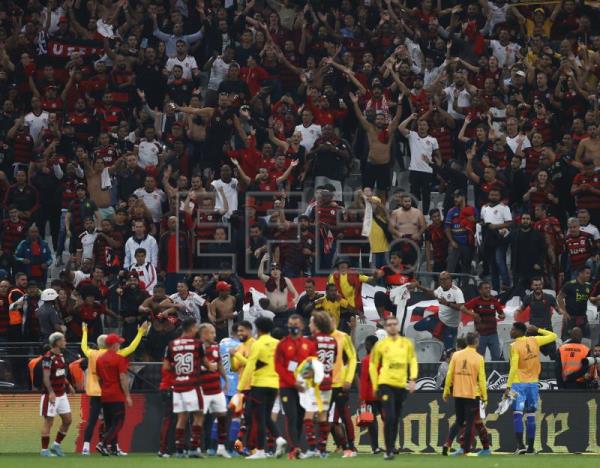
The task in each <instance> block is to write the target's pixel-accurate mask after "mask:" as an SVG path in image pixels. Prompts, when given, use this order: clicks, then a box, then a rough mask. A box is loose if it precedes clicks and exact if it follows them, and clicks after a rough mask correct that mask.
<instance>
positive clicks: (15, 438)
mask: <svg viewBox="0 0 600 468" xmlns="http://www.w3.org/2000/svg"><path fill="white" fill-rule="evenodd" d="M501 397H502V394H501V393H500V392H493V393H491V394H490V405H489V407H488V409H495V408H496V407H497V404H498V401H499V400H500V398H501ZM356 398H357V395H356V394H352V395H351V402H350V405H351V410H352V411H353V412H355V411H356V408H357V399H356ZM70 401H71V407H72V410H73V425H72V426H71V431H70V433H69V435H68V437H67V439H66V440H65V442H64V443H63V447H64V448H65V450H66V451H67V452H73V451H75V450H77V451H79V450H81V445H82V442H83V441H82V437H83V431H84V428H85V424H86V420H87V417H88V400H87V397H86V396H84V395H75V396H71V397H70ZM39 403H40V397H39V395H37V394H32V393H20V394H19V393H12V394H2V395H0V414H2V419H1V420H0V430H1V431H2V437H1V438H0V453H10V452H13V453H14V452H19V453H22V452H36V451H37V450H39V443H40V442H39V430H40V427H41V423H42V421H41V418H40V416H39ZM599 405H600V394H598V393H588V392H574V391H550V392H541V394H540V408H539V411H538V413H537V427H538V431H537V433H536V448H537V449H538V450H542V451H543V452H546V453H596V454H600V437H599V436H598V423H599V418H598V407H599ZM403 413H404V416H403V418H402V421H401V423H400V436H399V442H400V447H401V449H402V450H403V451H404V452H407V453H430V454H433V453H437V452H439V451H440V446H441V445H442V444H443V442H444V440H445V438H446V436H447V434H448V429H449V427H450V425H451V424H452V423H453V422H454V405H453V403H452V400H450V401H449V402H448V403H445V402H443V401H442V398H441V393H440V392H418V393H415V394H413V395H410V396H409V397H408V399H407V401H406V404H405V407H404V412H403ZM161 415H162V407H161V399H160V395H159V394H158V393H146V394H136V395H134V396H133V406H132V407H130V408H128V409H127V418H126V423H125V426H124V428H123V431H122V432H121V437H120V440H119V442H120V446H121V447H122V448H123V450H125V451H131V452H156V451H157V450H158V439H159V429H160V425H161ZM281 422H282V421H281V418H280V423H281ZM380 423H381V421H380ZM57 424H58V421H57ZM57 424H56V425H55V427H54V430H56V429H57V427H58V426H57ZM486 425H487V427H488V430H489V432H490V437H491V444H492V449H493V450H494V451H497V452H512V451H513V450H514V444H515V442H514V435H513V428H512V415H511V413H510V411H509V412H508V413H506V414H504V415H502V416H498V415H496V414H488V415H487V418H486ZM53 432H54V431H53ZM379 433H380V445H381V446H383V429H382V426H381V425H380V430H379ZM356 434H357V437H358V440H357V442H358V449H359V451H361V452H369V451H370V447H369V444H368V439H367V434H366V430H364V429H362V428H359V427H357V428H356ZM96 438H97V431H96V434H95V436H94V439H93V441H92V447H94V446H95V445H96V441H97V439H96Z"/></svg>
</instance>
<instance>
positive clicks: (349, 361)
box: [331, 330, 358, 388]
mask: <svg viewBox="0 0 600 468" xmlns="http://www.w3.org/2000/svg"><path fill="white" fill-rule="evenodd" d="M331 336H333V337H334V338H335V341H336V342H337V354H336V356H335V362H334V363H333V372H332V375H331V377H332V381H333V382H332V387H334V388H336V387H341V386H343V385H344V383H350V384H351V383H352V381H353V380H354V374H356V363H357V362H358V358H357V357H356V349H354V345H353V344H352V338H351V337H350V335H348V334H347V333H344V332H343V331H339V330H335V331H334V332H333V333H332V334H331Z"/></svg>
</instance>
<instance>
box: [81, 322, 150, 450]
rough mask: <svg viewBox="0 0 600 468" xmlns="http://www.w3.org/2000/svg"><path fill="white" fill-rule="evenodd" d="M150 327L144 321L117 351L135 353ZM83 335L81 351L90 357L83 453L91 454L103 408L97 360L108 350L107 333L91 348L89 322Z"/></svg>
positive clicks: (86, 382)
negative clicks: (87, 413)
mask: <svg viewBox="0 0 600 468" xmlns="http://www.w3.org/2000/svg"><path fill="white" fill-rule="evenodd" d="M149 328H150V322H144V323H143V324H142V325H141V326H140V327H139V328H138V332H137V335H136V337H135V338H134V339H133V341H132V342H131V344H130V345H129V346H127V347H126V348H122V349H119V351H117V353H118V354H120V355H121V356H123V357H127V356H129V355H130V354H133V353H134V352H135V350H136V349H137V347H138V346H139V345H140V342H141V341H142V337H143V336H144V335H145V334H146V332H147V331H148V329H149ZM82 331H83V333H82V335H81V351H83V354H84V356H85V357H86V358H87V359H88V366H87V374H86V377H85V393H86V395H87V396H88V397H89V399H90V411H89V417H88V422H87V426H86V428H85V434H84V436H83V448H82V450H81V454H82V455H89V454H90V441H91V440H92V435H93V434H94V428H95V427H96V422H97V421H98V417H99V416H100V411H101V410H102V403H101V401H100V384H99V383H98V374H97V373H96V361H97V360H98V358H99V357H100V356H101V355H102V354H104V353H105V352H106V345H105V342H104V340H105V339H106V335H100V336H99V337H98V340H97V343H98V349H90V348H89V347H88V329H87V324H86V323H85V322H84V323H83V324H82Z"/></svg>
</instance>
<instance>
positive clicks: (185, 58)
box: [165, 39, 200, 81]
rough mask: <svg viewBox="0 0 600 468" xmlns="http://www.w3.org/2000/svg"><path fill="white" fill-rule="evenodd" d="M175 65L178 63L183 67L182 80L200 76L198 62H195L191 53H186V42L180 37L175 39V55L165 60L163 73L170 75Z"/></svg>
mask: <svg viewBox="0 0 600 468" xmlns="http://www.w3.org/2000/svg"><path fill="white" fill-rule="evenodd" d="M175 65H179V66H180V67H181V68H182V69H183V75H182V78H183V79H184V80H188V81H191V80H192V79H194V78H196V77H198V76H200V70H199V69H198V63H197V62H196V59H195V58H194V57H192V56H191V55H188V53H187V44H186V42H185V41H184V40H181V39H180V40H178V41H177V54H176V55H175V57H171V58H170V59H169V60H167V63H166V65H165V75H167V76H168V77H170V76H171V72H172V71H173V67H174V66H175ZM169 81H170V80H169Z"/></svg>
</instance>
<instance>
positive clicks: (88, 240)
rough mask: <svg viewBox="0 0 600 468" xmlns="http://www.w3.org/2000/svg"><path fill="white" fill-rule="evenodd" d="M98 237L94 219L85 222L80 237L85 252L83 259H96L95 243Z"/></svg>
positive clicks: (87, 219)
mask: <svg viewBox="0 0 600 468" xmlns="http://www.w3.org/2000/svg"><path fill="white" fill-rule="evenodd" d="M96 237H98V233H97V232H96V225H95V224H94V219H93V218H85V219H84V220H83V232H81V233H80V234H79V236H78V239H79V244H80V245H81V248H82V250H83V252H82V254H81V258H94V242H95V241H96Z"/></svg>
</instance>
